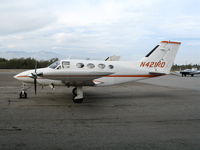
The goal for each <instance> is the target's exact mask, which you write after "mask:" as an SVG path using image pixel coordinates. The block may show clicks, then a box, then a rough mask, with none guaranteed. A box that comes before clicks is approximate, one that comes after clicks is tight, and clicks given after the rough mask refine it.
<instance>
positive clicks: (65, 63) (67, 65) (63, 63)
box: [62, 61, 70, 68]
mask: <svg viewBox="0 0 200 150" xmlns="http://www.w3.org/2000/svg"><path fill="white" fill-rule="evenodd" d="M62 67H63V68H70V62H69V61H63V62H62Z"/></svg>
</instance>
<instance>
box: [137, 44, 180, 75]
mask: <svg viewBox="0 0 200 150" xmlns="http://www.w3.org/2000/svg"><path fill="white" fill-rule="evenodd" d="M180 44H181V43H180V42H172V41H161V42H160V44H159V45H157V46H156V47H155V48H154V49H153V50H151V51H150V52H149V53H148V54H147V55H146V56H145V57H144V58H143V59H142V60H141V61H140V63H139V66H140V68H143V69H145V70H148V71H149V72H153V73H163V74H168V73H169V72H170V69H171V67H172V65H173V63H174V59H175V56H176V54H177V51H178V49H179V47H180Z"/></svg>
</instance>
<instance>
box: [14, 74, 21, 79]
mask: <svg viewBox="0 0 200 150" xmlns="http://www.w3.org/2000/svg"><path fill="white" fill-rule="evenodd" d="M20 77H21V73H19V74H17V75H15V76H13V78H15V79H17V80H20Z"/></svg>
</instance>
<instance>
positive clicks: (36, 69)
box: [35, 61, 37, 74]
mask: <svg viewBox="0 0 200 150" xmlns="http://www.w3.org/2000/svg"><path fill="white" fill-rule="evenodd" d="M35 74H37V61H36V62H35Z"/></svg>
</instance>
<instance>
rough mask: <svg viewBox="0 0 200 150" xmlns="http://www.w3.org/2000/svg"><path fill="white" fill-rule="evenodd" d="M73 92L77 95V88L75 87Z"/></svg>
mask: <svg viewBox="0 0 200 150" xmlns="http://www.w3.org/2000/svg"><path fill="white" fill-rule="evenodd" d="M72 93H73V95H74V96H77V88H73V90H72Z"/></svg>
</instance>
